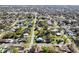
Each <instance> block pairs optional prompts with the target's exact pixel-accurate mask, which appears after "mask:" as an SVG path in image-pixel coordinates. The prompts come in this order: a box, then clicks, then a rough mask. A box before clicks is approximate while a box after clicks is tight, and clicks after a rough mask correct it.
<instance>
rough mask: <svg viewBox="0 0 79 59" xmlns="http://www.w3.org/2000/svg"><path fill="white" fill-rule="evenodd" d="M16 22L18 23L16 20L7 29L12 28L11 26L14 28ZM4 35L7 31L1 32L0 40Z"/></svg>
mask: <svg viewBox="0 0 79 59" xmlns="http://www.w3.org/2000/svg"><path fill="white" fill-rule="evenodd" d="M17 22H18V20H16V21H15V22H14V23H13V24H12V25H11V26H10V27H9V28H12V27H13V26H15V25H16V24H17ZM6 33H8V31H6V32H2V33H1V34H0V39H1V38H2V37H3V36H4V35H5V34H6Z"/></svg>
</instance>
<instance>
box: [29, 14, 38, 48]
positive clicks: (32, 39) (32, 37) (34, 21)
mask: <svg viewBox="0 0 79 59" xmlns="http://www.w3.org/2000/svg"><path fill="white" fill-rule="evenodd" d="M36 15H37V14H36V13H35V19H34V20H33V27H32V30H31V31H32V36H31V42H30V45H29V49H31V47H32V45H33V41H34V36H35V35H34V29H35V23H36V20H37V19H36Z"/></svg>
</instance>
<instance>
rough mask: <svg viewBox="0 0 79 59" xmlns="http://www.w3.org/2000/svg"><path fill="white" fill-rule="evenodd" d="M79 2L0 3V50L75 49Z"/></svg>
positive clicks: (78, 49)
mask: <svg viewBox="0 0 79 59" xmlns="http://www.w3.org/2000/svg"><path fill="white" fill-rule="evenodd" d="M78 52H79V6H74V5H72V6H69V5H62V6H61V5H60V6H59V5H41V6H39V5H33V6H32V5H18V6H16V5H6V6H5V5H0V53H78Z"/></svg>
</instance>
